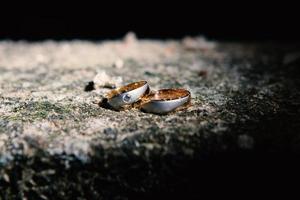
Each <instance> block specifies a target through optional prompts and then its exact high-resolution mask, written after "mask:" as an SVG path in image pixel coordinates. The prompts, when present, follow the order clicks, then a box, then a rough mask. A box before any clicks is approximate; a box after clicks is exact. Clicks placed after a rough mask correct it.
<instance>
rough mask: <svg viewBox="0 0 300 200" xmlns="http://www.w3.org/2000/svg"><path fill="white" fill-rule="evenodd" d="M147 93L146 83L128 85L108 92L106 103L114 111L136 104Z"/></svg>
mask: <svg viewBox="0 0 300 200" xmlns="http://www.w3.org/2000/svg"><path fill="white" fill-rule="evenodd" d="M147 91H149V85H148V83H147V81H139V82H134V83H130V84H128V85H125V86H122V87H120V88H117V89H115V90H112V91H111V92H109V93H108V94H107V95H106V96H107V103H108V104H109V105H110V106H111V107H112V108H114V109H116V110H120V109H122V108H123V107H124V106H126V105H129V104H133V103H135V102H137V101H138V100H139V99H140V98H141V97H142V96H144V95H145V94H146V93H147Z"/></svg>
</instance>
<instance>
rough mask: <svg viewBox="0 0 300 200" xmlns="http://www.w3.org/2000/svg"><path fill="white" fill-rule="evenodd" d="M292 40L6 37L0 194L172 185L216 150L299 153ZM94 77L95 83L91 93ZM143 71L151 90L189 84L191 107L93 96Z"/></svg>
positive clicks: (85, 193) (165, 188)
mask: <svg viewBox="0 0 300 200" xmlns="http://www.w3.org/2000/svg"><path fill="white" fill-rule="evenodd" d="M298 49H299V48H298V46H297V45H276V44H237V43H224V42H223V43H222V42H220V43H219V42H211V41H207V40H205V39H203V38H185V39H183V40H180V41H179V40H178V41H175V40H174V41H171V40H170V41H159V40H138V39H136V38H135V37H134V35H133V34H129V35H127V36H126V37H125V38H124V39H123V40H119V41H103V42H89V41H76V40H75V41H66V42H55V41H45V42H36V43H30V42H22V41H21V42H11V41H1V42H0V166H1V169H0V173H1V176H0V197H1V198H3V199H13V198H18V199H99V198H100V199H101V198H102V199H127V198H130V197H132V196H137V195H138V196H139V195H141V196H143V195H145V196H147V195H148V194H156V193H158V191H162V192H164V193H165V194H168V193H169V192H174V191H178V188H182V186H183V185H189V184H192V183H193V181H195V180H193V176H194V174H201V173H200V172H199V171H198V170H199V168H196V167H195V166H198V165H196V164H195V163H205V162H206V160H209V159H211V158H214V157H217V156H219V155H229V154H230V155H233V154H234V155H242V156H247V155H249V154H251V155H252V154H253V155H255V153H257V152H259V153H262V154H263V155H264V154H268V153H280V152H281V153H283V152H290V153H295V154H297V153H299V152H300V135H299V133H300V131H299V130H300V128H299V124H300V116H299V109H300V103H299V102H300V98H299V92H300V90H299V86H300V84H299V82H300V79H299V76H298V74H299V69H300V68H299V65H300V64H299V63H300V51H298ZM97 74H98V76H96V75H97ZM93 80H94V82H95V83H97V84H98V85H96V86H97V87H95V89H94V90H91V91H87V90H86V87H87V85H88V83H89V82H90V81H93ZM138 80H147V81H148V83H149V84H150V86H151V89H153V90H157V89H160V88H169V87H176V88H178V87H179V88H186V89H189V90H190V91H191V93H192V106H190V107H189V108H188V109H187V110H184V111H179V112H177V113H171V114H168V115H163V116H160V115H154V114H149V113H144V112H141V111H139V110H137V109H132V110H127V111H120V112H116V111H113V110H109V109H106V108H102V107H100V106H99V102H100V101H101V100H102V98H103V96H104V94H105V93H106V92H108V91H109V88H107V86H109V87H110V86H111V85H116V86H118V85H121V84H126V83H130V82H133V81H138ZM195 188H196V187H195ZM195 188H194V189H195ZM195 190H197V189H195ZM175 194H176V192H175Z"/></svg>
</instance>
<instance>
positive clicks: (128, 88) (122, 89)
mask: <svg viewBox="0 0 300 200" xmlns="http://www.w3.org/2000/svg"><path fill="white" fill-rule="evenodd" d="M146 84H147V81H138V82H133V83H130V84H127V85H125V86H122V87H119V88H117V89H114V90H112V91H110V92H108V93H107V94H106V98H107V99H111V98H113V97H116V96H118V95H121V94H125V93H127V92H130V91H133V90H136V89H138V88H140V87H143V86H145V85H146ZM135 85H137V86H135Z"/></svg>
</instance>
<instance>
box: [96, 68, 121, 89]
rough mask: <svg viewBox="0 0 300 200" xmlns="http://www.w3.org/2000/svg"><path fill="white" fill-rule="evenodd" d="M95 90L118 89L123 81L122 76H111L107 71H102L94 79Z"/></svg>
mask: <svg viewBox="0 0 300 200" xmlns="http://www.w3.org/2000/svg"><path fill="white" fill-rule="evenodd" d="M93 82H94V87H95V89H99V88H111V89H112V88H116V87H119V86H120V85H121V84H122V82H123V80H122V77H120V76H109V75H108V74H107V73H106V72H105V71H100V72H98V74H97V75H96V76H95V78H94V79H93Z"/></svg>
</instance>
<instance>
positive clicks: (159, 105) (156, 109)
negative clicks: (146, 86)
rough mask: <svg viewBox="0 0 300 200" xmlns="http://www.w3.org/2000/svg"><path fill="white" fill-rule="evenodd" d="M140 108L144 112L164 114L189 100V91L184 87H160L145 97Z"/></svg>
mask: <svg viewBox="0 0 300 200" xmlns="http://www.w3.org/2000/svg"><path fill="white" fill-rule="evenodd" d="M145 99H146V100H145V103H143V104H142V106H141V108H142V110H144V111H145V112H150V113H155V114H166V113H168V112H171V111H174V110H175V109H177V108H179V107H181V106H183V105H185V104H187V103H188V102H190V99H191V93H190V92H189V91H188V90H185V89H162V90H158V91H157V92H154V93H152V94H149V95H148V96H147V97H145Z"/></svg>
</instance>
